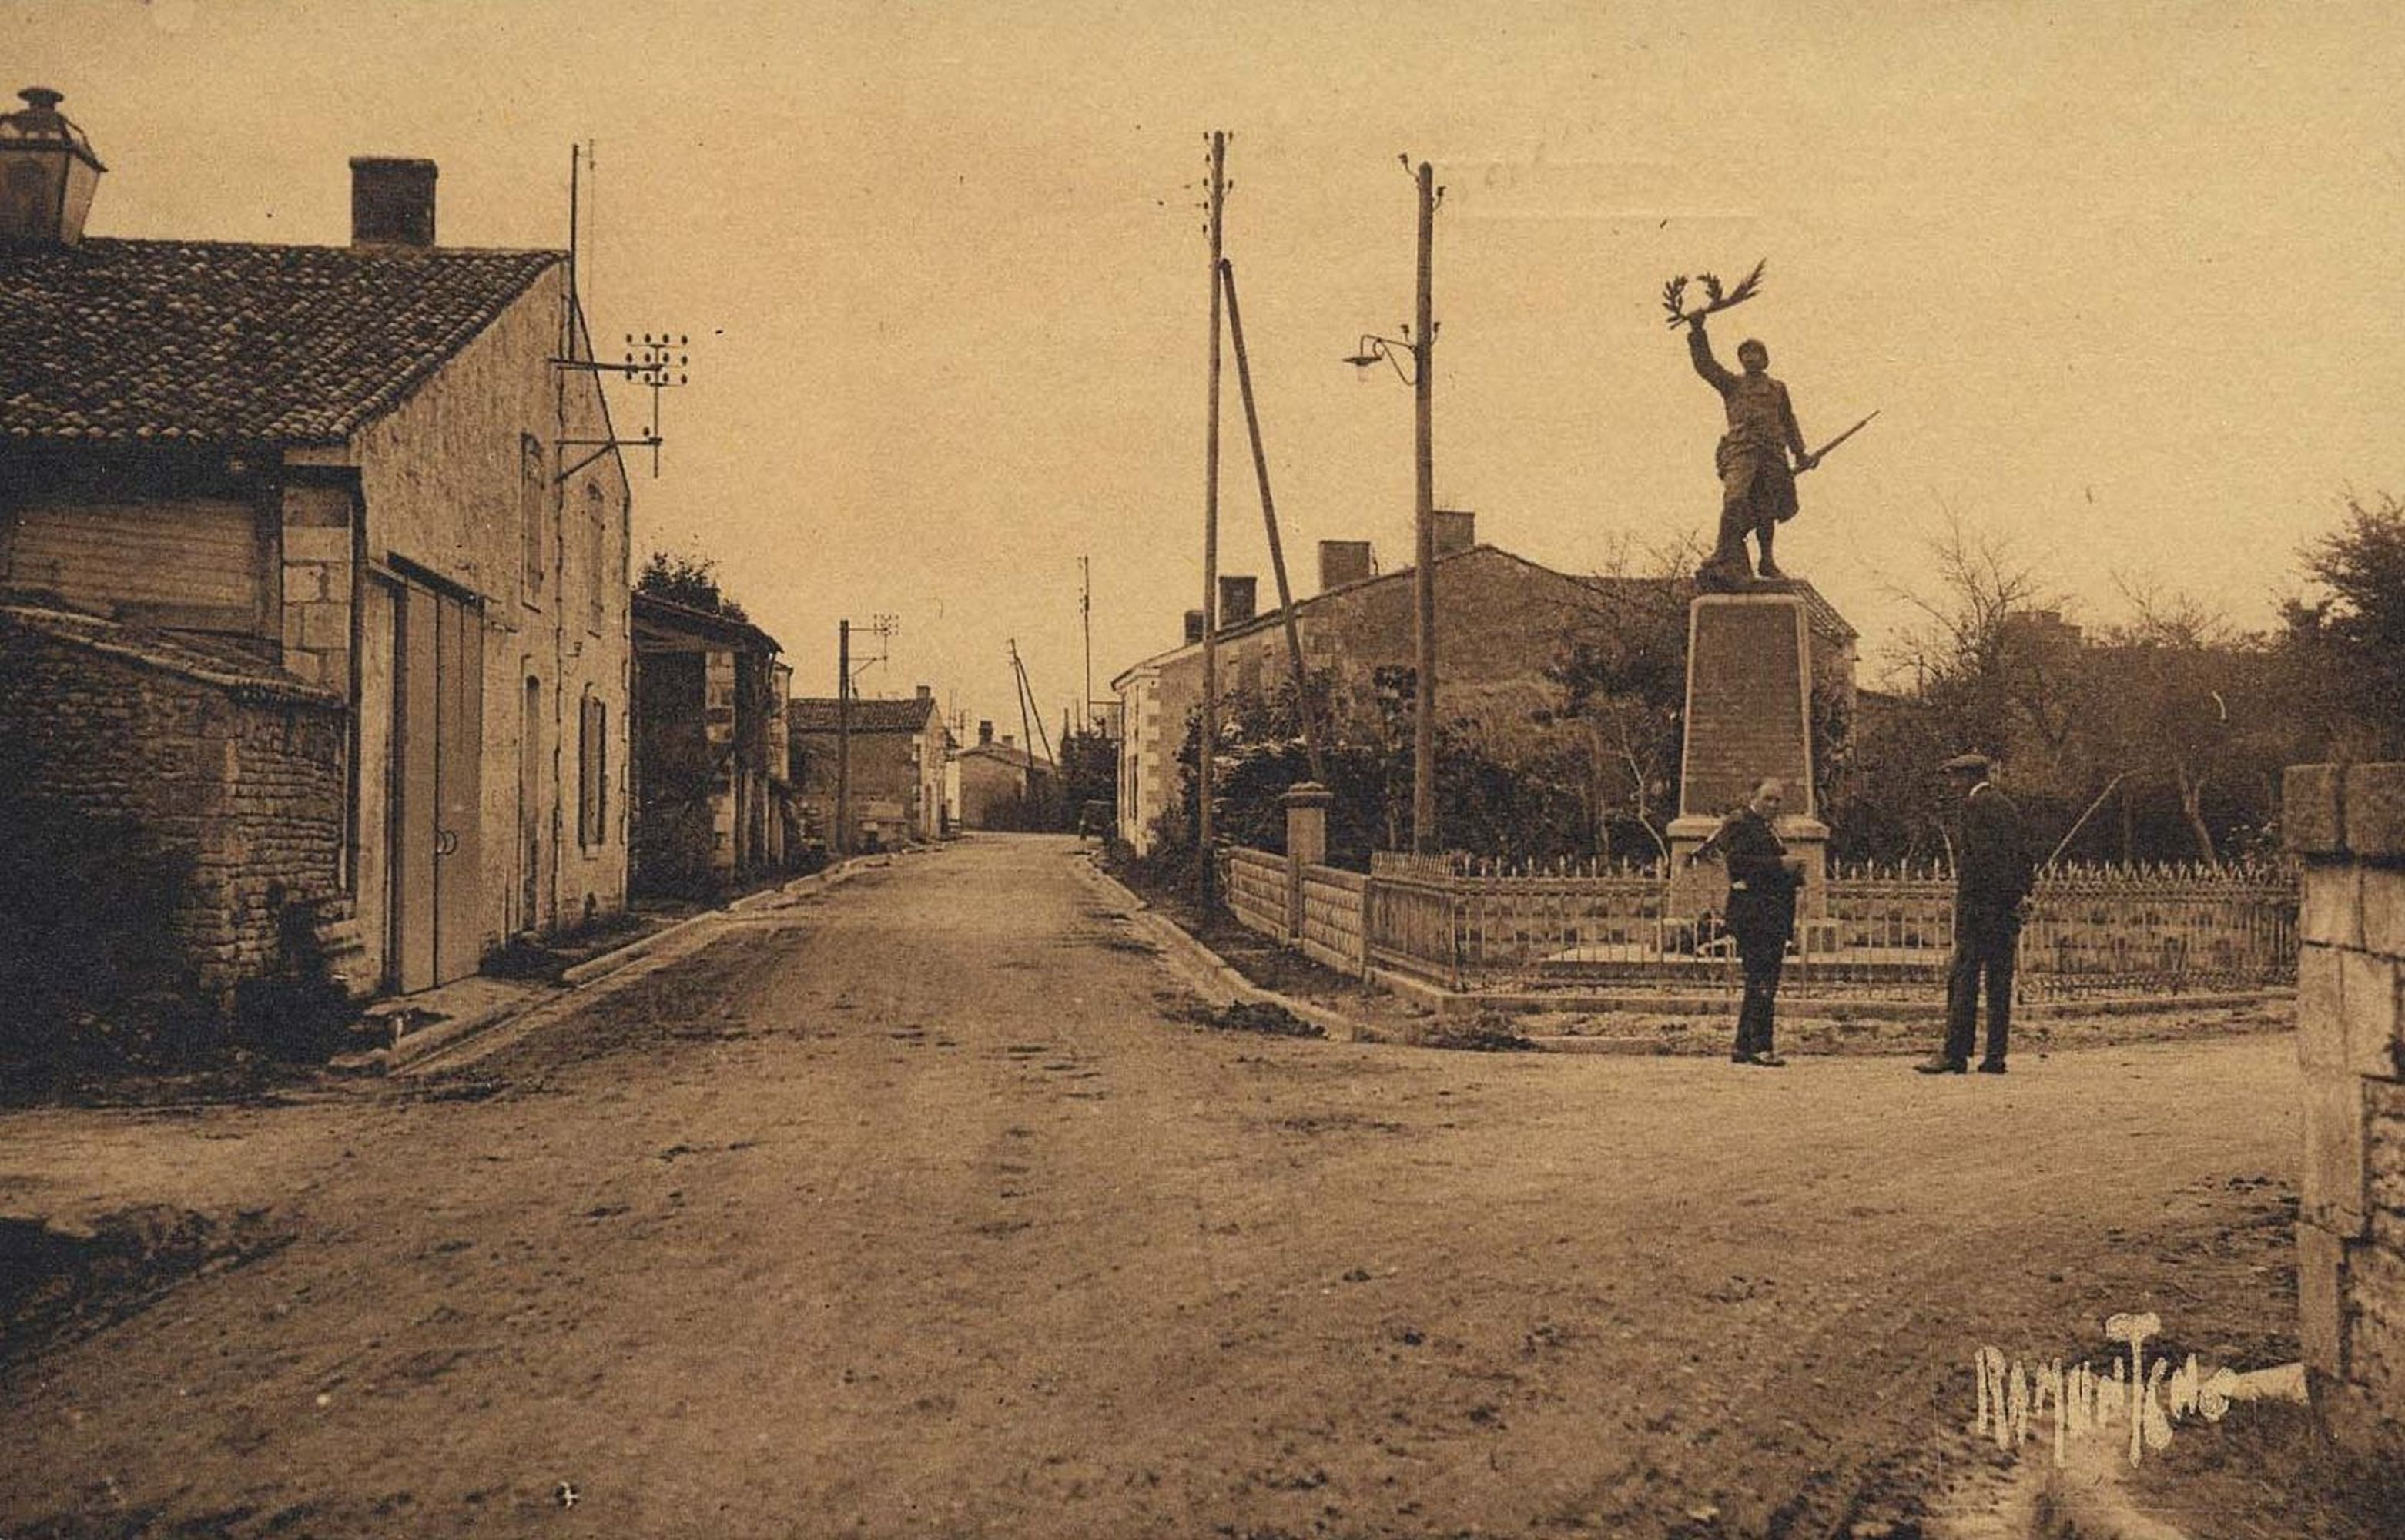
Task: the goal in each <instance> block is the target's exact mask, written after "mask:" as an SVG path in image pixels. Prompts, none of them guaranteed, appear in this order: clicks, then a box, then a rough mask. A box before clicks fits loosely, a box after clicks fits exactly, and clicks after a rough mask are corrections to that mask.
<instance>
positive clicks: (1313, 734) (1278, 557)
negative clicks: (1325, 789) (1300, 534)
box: [1219, 259, 1328, 786]
mask: <svg viewBox="0 0 2405 1540" xmlns="http://www.w3.org/2000/svg"><path fill="white" fill-rule="evenodd" d="M1219 277H1220V280H1221V281H1222V283H1223V284H1224V285H1225V287H1226V288H1227V290H1228V335H1229V337H1230V340H1231V341H1232V342H1234V343H1235V344H1236V392H1237V394H1238V395H1239V396H1241V397H1242V398H1243V399H1244V402H1245V431H1246V432H1247V433H1249V434H1251V436H1252V441H1253V474H1254V475H1255V477H1257V478H1258V479H1259V482H1260V484H1261V523H1262V524H1263V525H1266V526H1267V527H1268V530H1269V538H1270V570H1271V571H1272V572H1273V573H1275V574H1276V576H1277V595H1278V609H1279V612H1280V613H1282V614H1283V615H1284V616H1285V617H1286V651H1287V661H1288V662H1289V663H1291V664H1292V665H1293V666H1294V710H1295V715H1297V716H1298V717H1301V719H1302V747H1303V752H1304V753H1305V754H1306V755H1307V756H1308V757H1309V759H1310V762H1311V778H1312V779H1313V780H1315V781H1317V782H1318V783H1319V784H1320V785H1322V786H1325V785H1327V784H1328V762H1327V761H1326V760H1325V759H1324V758H1323V757H1322V756H1321V754H1320V752H1319V713H1318V712H1317V710H1316V709H1315V708H1314V707H1313V705H1312V699H1311V680H1310V679H1309V678H1308V677H1307V676H1306V675H1305V674H1304V672H1303V664H1302V637H1301V634H1300V633H1299V632H1298V631H1297V629H1296V627H1295V620H1294V590H1293V589H1292V588H1291V587H1290V586H1288V584H1287V581H1286V547H1285V545H1284V544H1283V543H1282V542H1281V541H1280V540H1279V539H1278V525H1277V504H1276V503H1274V502H1273V501H1272V500H1271V498H1270V459H1269V451H1268V450H1267V449H1266V448H1265V447H1264V446H1263V445H1262V443H1261V413H1260V409H1259V407H1258V406H1257V405H1255V404H1254V401H1253V366H1252V364H1251V362H1250V361H1249V360H1248V359H1247V358H1246V357H1245V312H1244V307H1243V306H1241V305H1239V304H1237V303H1236V267H1235V264H1234V263H1232V262H1230V261H1226V260H1224V259H1223V260H1222V261H1221V262H1220V263H1219Z"/></svg>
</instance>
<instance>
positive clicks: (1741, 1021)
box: [1736, 935, 1787, 1054]
mask: <svg viewBox="0 0 2405 1540" xmlns="http://www.w3.org/2000/svg"><path fill="white" fill-rule="evenodd" d="M1737 960H1738V961H1739V962H1741V963H1742V964H1743V965H1744V968H1745V998H1744V1000H1743V1001H1741V1002H1740V1003H1739V1004H1738V1006H1737V1050H1736V1051H1737V1052H1738V1053H1740V1054H1766V1053H1768V1052H1770V1015H1771V1011H1772V1009H1773V1008H1774V1007H1775V1006H1776V1005H1777V1004H1778V1001H1779V970H1780V969H1782V968H1784V967H1785V966H1786V964H1787V940H1786V938H1785V937H1783V936H1781V937H1779V938H1777V939H1775V940H1774V939H1773V938H1771V937H1769V936H1743V935H1740V936H1738V937H1737Z"/></svg>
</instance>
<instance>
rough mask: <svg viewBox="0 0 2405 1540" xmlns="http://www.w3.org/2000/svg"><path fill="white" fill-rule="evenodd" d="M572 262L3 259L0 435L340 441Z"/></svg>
mask: <svg viewBox="0 0 2405 1540" xmlns="http://www.w3.org/2000/svg"><path fill="white" fill-rule="evenodd" d="M559 260H561V257H560V254H559V253H557V252H549V251H442V250H431V251H429V250H416V249H407V248H402V249H395V248H391V247H374V248H369V249H363V250H352V249H349V248H345V247H340V246H280V245H234V244H231V243H225V242H214V241H112V240H87V241H85V242H84V243H83V244H82V245H77V246H57V247H17V248H11V249H8V250H7V251H6V252H5V253H0V292H5V293H6V294H7V301H6V302H5V303H0V434H6V435H7V436H9V437H10V438H13V439H18V440H27V439H42V440H94V439H97V440H125V441H132V440H142V441H168V442H178V441H240V440H253V441H270V442H286V443H290V442H303V443H309V442H316V443H324V442H333V441H340V440H342V439H345V438H347V437H348V436H349V435H350V433H351V432H352V431H353V430H354V429H356V428H357V427H359V426H360V425H361V424H363V423H365V422H367V421H369V420H370V419H372V418H373V417H375V416H377V415H378V414H380V413H384V412H386V411H387V410H389V409H390V408H392V407H393V406H395V405H397V404H398V403H399V402H400V401H401V399H403V398H404V397H406V396H407V395H408V394H409V392H410V390H411V389H412V388H413V387H415V385H416V384H417V383H418V382H419V381H420V380H422V379H424V378H425V377H426V376H427V375H428V374H429V373H431V372H432V371H434V370H435V369H436V367H438V366H439V365H440V364H442V363H443V360H444V359H446V358H448V357H451V356H452V355H453V354H455V353H457V352H458V350H459V349H460V348H461V347H462V346H464V345H466V343H468V341H469V340H470V339H471V338H472V337H474V336H475V335H476V333H478V332H479V331H482V330H483V329H485V327H486V326H488V325H490V324H491V323H492V321H493V318H494V317H495V316H497V315H499V314H500V313H501V312H502V310H504V309H505V308H507V307H508V305H509V304H510V302H511V301H513V300H515V299H516V298H517V297H518V296H519V295H521V294H523V293H524V292H526V289H527V286H528V285H530V284H532V283H533V282H534V281H535V279H536V277H537V276H538V275H540V274H541V273H542V272H543V270H544V269H546V268H548V267H550V266H551V265H552V264H553V263H555V262H557V261H559Z"/></svg>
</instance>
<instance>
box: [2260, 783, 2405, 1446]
mask: <svg viewBox="0 0 2405 1540" xmlns="http://www.w3.org/2000/svg"><path fill="white" fill-rule="evenodd" d="M2281 822H2282V826H2283V828H2284V829H2285V834H2286V840H2287V846H2288V848H2289V849H2290V850H2292V851H2294V852H2296V854H2297V855H2298V856H2300V858H2302V860H2303V862H2304V893H2303V900H2302V906H2301V909H2300V914H2299V917H2298V931H2299V941H2300V946H2299V948H2298V956H2297V1057H2298V1059H2299V1062H2300V1066H2301V1068H2302V1069H2303V1071H2304V1094H2305V1105H2304V1132H2305V1150H2304V1155H2305V1159H2304V1173H2303V1181H2302V1183H2301V1188H2302V1191H2301V1199H2302V1201H2301V1205H2300V1210H2299V1212H2298V1217H2297V1306H2298V1309H2299V1312H2300V1321H2299V1334H2298V1335H2299V1337H2300V1340H2301V1344H2302V1347H2303V1356H2304V1361H2305V1375H2306V1380H2307V1383H2308V1384H2309V1385H2310V1387H2311V1389H2312V1393H2313V1401H2314V1412H2315V1414H2316V1415H2317V1416H2318V1417H2319V1418H2320V1419H2321V1420H2322V1421H2323V1423H2324V1425H2325V1426H2326V1427H2327V1428H2328V1430H2329V1433H2330V1435H2332V1436H2333V1437H2334V1438H2336V1439H2337V1440H2338V1441H2339V1442H2341V1443H2342V1444H2344V1445H2347V1446H2349V1447H2351V1448H2353V1449H2357V1450H2359V1451H2362V1452H2365V1453H2368V1454H2372V1455H2375V1456H2380V1457H2384V1458H2392V1459H2393V1458H2398V1457H2399V1456H2405V1013H2400V1000H2405V992H2401V991H2405V764H2399V763H2392V764H2358V765H2353V766H2347V765H2336V764H2305V765H2294V766H2291V767H2290V768H2289V770H2288V773H2287V777H2286V784H2285V787H2284V788H2283V796H2282V807H2281Z"/></svg>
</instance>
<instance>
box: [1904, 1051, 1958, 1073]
mask: <svg viewBox="0 0 2405 1540" xmlns="http://www.w3.org/2000/svg"><path fill="white" fill-rule="evenodd" d="M1912 1068H1913V1070H1914V1071H1915V1072H1917V1073H1920V1074H1924V1075H1959V1074H1961V1073H1962V1071H1964V1070H1967V1069H1969V1068H1970V1066H1969V1065H1967V1064H1965V1063H1963V1062H1962V1060H1961V1059H1959V1058H1948V1057H1946V1056H1945V1055H1944V1054H1933V1055H1931V1056H1930V1057H1927V1058H1924V1059H1922V1060H1921V1061H1920V1063H1918V1064H1916V1065H1914V1066H1913V1067H1912Z"/></svg>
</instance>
